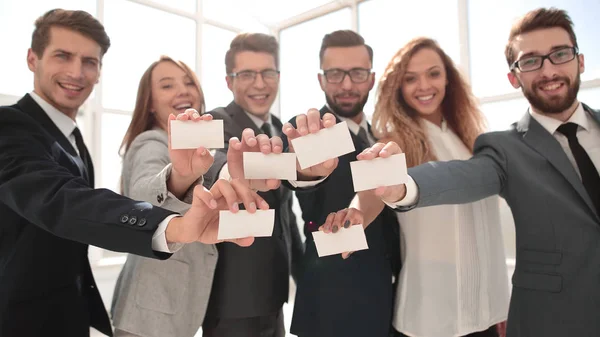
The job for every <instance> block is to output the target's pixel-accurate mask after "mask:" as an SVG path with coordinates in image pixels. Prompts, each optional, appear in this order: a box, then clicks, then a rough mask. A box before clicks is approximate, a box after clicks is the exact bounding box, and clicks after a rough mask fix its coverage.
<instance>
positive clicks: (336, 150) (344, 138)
mask: <svg viewBox="0 0 600 337" xmlns="http://www.w3.org/2000/svg"><path fill="white" fill-rule="evenodd" d="M292 145H293V146H294V152H295V153H296V156H297V157H298V163H299V164H300V168H301V169H305V168H308V167H311V166H314V165H317V164H320V163H322V162H324V161H326V160H328V159H332V158H337V157H339V156H343V155H345V154H346V153H350V152H352V151H354V150H355V149H354V143H353V142H352V136H350V130H348V124H346V122H341V123H338V124H336V125H334V126H333V127H330V128H326V129H322V130H320V131H319V132H317V133H311V134H308V135H306V136H302V137H298V138H296V139H292Z"/></svg>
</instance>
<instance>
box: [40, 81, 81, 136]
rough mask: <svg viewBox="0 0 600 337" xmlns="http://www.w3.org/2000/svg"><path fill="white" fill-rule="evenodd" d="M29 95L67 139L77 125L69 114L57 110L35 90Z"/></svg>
mask: <svg viewBox="0 0 600 337" xmlns="http://www.w3.org/2000/svg"><path fill="white" fill-rule="evenodd" d="M29 95H30V96H31V98H33V100H34V101H35V102H36V103H37V104H38V105H39V106H40V107H41V108H42V110H44V112H45V113H46V115H48V117H50V120H52V123H54V125H56V127H57V128H58V129H59V130H60V132H62V134H63V135H65V137H66V138H67V139H69V137H70V136H71V134H72V133H73V130H75V128H76V127H77V124H76V123H75V122H74V121H73V120H72V119H71V118H70V117H69V116H67V115H65V114H64V113H62V112H60V111H58V109H56V108H55V107H53V106H52V105H51V104H50V103H48V102H46V101H45V100H44V99H43V98H41V97H40V96H39V95H38V94H36V93H35V92H33V91H32V92H30V93H29Z"/></svg>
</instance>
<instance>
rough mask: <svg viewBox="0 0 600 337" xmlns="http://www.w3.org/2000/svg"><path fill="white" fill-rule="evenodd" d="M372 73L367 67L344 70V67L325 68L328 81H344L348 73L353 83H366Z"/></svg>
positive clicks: (324, 73) (334, 82)
mask: <svg viewBox="0 0 600 337" xmlns="http://www.w3.org/2000/svg"><path fill="white" fill-rule="evenodd" d="M370 74H371V69H365V68H352V69H350V70H342V69H337V68H334V69H327V70H323V75H324V76H325V79H326V80H327V82H328V83H333V84H338V83H342V82H343V81H344V78H346V75H348V76H350V80H351V81H352V83H364V82H365V81H366V80H368V79H369V75H370Z"/></svg>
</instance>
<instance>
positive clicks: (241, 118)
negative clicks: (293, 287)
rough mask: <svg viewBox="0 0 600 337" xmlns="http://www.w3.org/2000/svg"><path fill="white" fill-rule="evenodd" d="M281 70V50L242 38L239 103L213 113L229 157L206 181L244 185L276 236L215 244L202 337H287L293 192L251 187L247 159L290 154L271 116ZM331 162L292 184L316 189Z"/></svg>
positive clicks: (236, 58) (229, 71)
mask: <svg viewBox="0 0 600 337" xmlns="http://www.w3.org/2000/svg"><path fill="white" fill-rule="evenodd" d="M278 65H279V45H278V43H277V41H276V40H275V38H274V37H273V36H270V35H265V34H259V33H253V34H240V35H238V36H236V37H235V38H234V39H233V41H232V42H231V44H230V48H229V50H228V51H227V53H226V55H225V68H226V80H227V86H228V88H229V89H230V90H231V92H232V93H233V102H231V103H230V104H229V105H227V106H226V107H224V108H217V109H215V110H214V111H211V112H210V114H212V115H213V116H214V118H215V119H222V120H223V125H224V131H225V148H226V149H227V150H226V151H227V152H224V151H217V152H216V153H215V157H214V158H215V159H214V163H213V166H211V168H210V170H209V171H208V172H207V173H206V174H205V176H204V182H205V185H207V186H211V185H212V184H213V183H214V182H215V181H216V180H218V179H227V180H230V179H240V180H243V181H246V182H247V183H248V184H249V185H250V187H252V188H253V189H254V190H258V191H260V192H259V195H260V196H262V197H263V198H264V199H265V200H266V201H267V203H268V204H269V206H270V208H271V209H275V224H274V228H273V235H272V236H271V237H262V238H256V240H255V241H254V244H253V245H252V247H249V248H248V249H245V250H242V249H237V248H236V247H234V245H229V244H217V250H218V254H219V256H218V260H217V266H216V269H215V274H214V279H213V280H212V289H211V295H210V300H209V304H208V309H207V313H206V317H205V319H204V322H203V326H202V328H203V336H204V337H258V336H260V337H284V336H285V328H284V321H283V313H282V307H283V303H285V302H286V301H287V300H288V290H289V289H288V288H289V281H290V271H291V273H292V275H293V276H294V277H297V275H298V274H299V273H300V272H299V270H300V269H301V264H300V263H301V258H302V254H303V247H302V241H301V238H300V234H299V229H298V225H297V222H296V216H295V215H294V213H293V211H292V192H291V191H290V189H288V188H286V187H283V186H282V185H281V182H280V181H279V180H274V179H268V180H258V179H252V180H245V179H244V174H243V172H244V169H243V158H242V156H241V155H242V153H243V151H245V147H247V146H246V144H247V145H249V146H254V145H253V144H257V143H258V144H259V146H260V148H261V152H263V153H264V151H263V150H264V148H265V147H266V148H267V149H269V151H268V152H271V151H272V152H276V153H281V152H282V151H284V150H285V149H286V148H287V143H286V142H282V140H281V138H280V136H281V133H282V127H283V125H282V123H281V121H280V120H279V119H278V118H277V117H276V116H273V115H272V114H271V113H270V109H271V106H272V105H273V101H274V100H275V96H276V95H277V90H278V87H279V70H278ZM329 124H331V125H334V124H333V122H331V123H329ZM234 137H236V138H238V139H239V140H241V144H242V145H241V149H236V150H232V148H235V146H234V145H233V143H232V144H231V146H229V145H230V143H229V140H230V139H231V138H234ZM236 145H237V146H239V145H240V144H236ZM240 150H241V151H240ZM328 162H329V163H327V162H326V163H322V164H318V165H315V166H313V167H310V168H307V169H305V170H300V169H299V171H298V180H299V181H295V182H289V183H290V184H291V185H292V186H294V187H296V188H302V187H309V186H312V185H315V184H317V183H318V182H319V181H320V179H321V178H322V177H324V176H327V175H329V174H330V172H331V171H332V170H333V168H334V167H335V161H334V160H331V161H328ZM288 186H289V185H288Z"/></svg>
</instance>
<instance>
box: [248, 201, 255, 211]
mask: <svg viewBox="0 0 600 337" xmlns="http://www.w3.org/2000/svg"><path fill="white" fill-rule="evenodd" d="M248 208H249V209H251V210H256V203H254V201H253V202H251V203H250V205H249V206H248Z"/></svg>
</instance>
